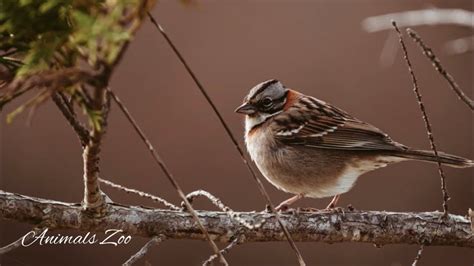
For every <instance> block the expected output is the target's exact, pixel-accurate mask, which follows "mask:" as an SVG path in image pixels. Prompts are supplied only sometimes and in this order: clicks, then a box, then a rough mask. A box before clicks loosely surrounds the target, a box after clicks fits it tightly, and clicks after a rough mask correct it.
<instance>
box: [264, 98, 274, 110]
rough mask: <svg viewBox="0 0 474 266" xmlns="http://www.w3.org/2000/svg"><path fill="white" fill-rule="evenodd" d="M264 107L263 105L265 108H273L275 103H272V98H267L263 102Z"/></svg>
mask: <svg viewBox="0 0 474 266" xmlns="http://www.w3.org/2000/svg"><path fill="white" fill-rule="evenodd" d="M262 105H263V107H265V108H268V107H271V106H272V105H273V101H272V99H271V98H268V97H267V98H263V100H262Z"/></svg>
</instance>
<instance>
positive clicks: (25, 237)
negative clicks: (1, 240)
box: [0, 228, 41, 255]
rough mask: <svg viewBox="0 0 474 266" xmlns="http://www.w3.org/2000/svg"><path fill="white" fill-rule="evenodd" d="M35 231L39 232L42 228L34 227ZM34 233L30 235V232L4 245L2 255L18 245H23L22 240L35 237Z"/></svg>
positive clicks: (0, 250)
mask: <svg viewBox="0 0 474 266" xmlns="http://www.w3.org/2000/svg"><path fill="white" fill-rule="evenodd" d="M33 231H34V232H36V233H37V232H39V231H41V229H39V228H34V229H33ZM33 236H34V235H30V234H28V235H27V236H22V237H20V238H18V239H17V240H15V241H13V242H12V243H10V244H8V245H6V246H4V247H0V255H3V254H6V253H8V252H10V251H12V250H14V249H16V248H18V247H21V242H22V241H24V240H30V239H31V238H33Z"/></svg>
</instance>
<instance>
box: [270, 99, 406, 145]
mask: <svg viewBox="0 0 474 266" xmlns="http://www.w3.org/2000/svg"><path fill="white" fill-rule="evenodd" d="M274 121H275V124H276V128H275V130H276V133H275V134H276V138H277V139H278V140H279V141H281V142H283V143H285V144H287V145H304V146H308V147H315V148H325V149H340V150H392V151H393V150H404V149H406V147H405V146H403V145H401V144H399V143H397V142H395V141H393V140H392V139H391V138H390V137H389V136H387V134H385V133H383V132H382V131H381V130H379V129H378V128H376V127H374V126H372V125H370V124H367V123H365V122H362V121H360V120H358V119H357V118H354V117H352V116H351V115H349V114H348V113H346V112H344V111H343V110H340V109H338V108H336V107H334V106H331V105H329V104H327V103H324V102H322V101H320V100H317V99H315V98H312V97H303V98H301V99H300V101H299V102H298V103H297V104H295V106H293V107H290V108H289V109H287V110H286V111H285V112H283V113H281V114H280V115H278V116H277V117H275V118H274Z"/></svg>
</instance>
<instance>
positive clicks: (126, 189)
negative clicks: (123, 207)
mask: <svg viewBox="0 0 474 266" xmlns="http://www.w3.org/2000/svg"><path fill="white" fill-rule="evenodd" d="M99 181H100V182H102V183H104V184H106V185H108V186H110V187H113V188H115V189H118V190H122V191H125V192H126V193H133V194H137V195H138V196H140V197H143V198H147V199H151V200H153V201H155V202H158V203H161V204H163V205H165V206H166V207H168V208H169V209H171V210H174V211H179V210H181V209H180V208H179V207H178V206H176V205H174V204H172V203H170V202H168V201H166V200H165V199H162V198H160V197H157V196H155V195H152V194H149V193H146V192H143V191H140V190H136V189H133V188H127V187H124V186H121V185H119V184H116V183H113V182H112V181H109V180H105V179H103V178H99Z"/></svg>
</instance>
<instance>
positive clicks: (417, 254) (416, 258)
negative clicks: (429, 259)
mask: <svg viewBox="0 0 474 266" xmlns="http://www.w3.org/2000/svg"><path fill="white" fill-rule="evenodd" d="M423 248H424V246H423V245H421V246H420V248H419V249H418V253H416V257H415V260H414V261H413V263H412V264H411V266H416V264H418V262H419V261H420V259H421V254H422V253H423Z"/></svg>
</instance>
